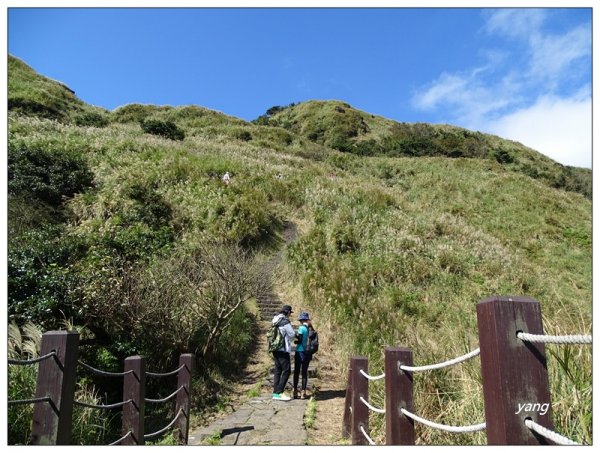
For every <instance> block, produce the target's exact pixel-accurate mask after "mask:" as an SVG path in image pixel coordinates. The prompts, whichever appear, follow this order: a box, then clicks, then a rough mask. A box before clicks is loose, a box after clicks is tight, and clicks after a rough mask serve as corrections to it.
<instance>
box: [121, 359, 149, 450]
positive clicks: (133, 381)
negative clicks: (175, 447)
mask: <svg viewBox="0 0 600 453" xmlns="http://www.w3.org/2000/svg"><path fill="white" fill-rule="evenodd" d="M123 371H124V372H125V373H127V372H128V371H132V372H131V373H127V374H126V375H125V376H124V377H123V401H127V400H129V399H131V400H132V402H131V403H129V404H125V405H124V406H123V415H122V417H123V418H122V427H123V428H122V429H123V435H125V434H127V432H129V431H131V435H130V436H127V437H126V438H125V439H124V440H123V441H122V442H121V445H144V412H145V410H144V407H145V406H144V399H145V397H146V359H145V357H142V356H139V355H136V356H131V357H127V358H126V359H125V364H124V367H123Z"/></svg>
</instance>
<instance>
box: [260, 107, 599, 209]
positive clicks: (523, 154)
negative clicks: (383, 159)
mask: <svg viewBox="0 0 600 453" xmlns="http://www.w3.org/2000/svg"><path fill="white" fill-rule="evenodd" d="M255 122H256V123H258V124H268V125H274V126H280V127H283V128H285V129H288V130H290V131H293V132H295V133H297V134H299V135H302V136H304V137H307V138H308V139H309V140H311V141H314V142H316V143H320V144H323V145H326V146H329V147H331V148H334V149H338V150H340V151H344V152H350V153H354V154H358V155H362V156H391V157H423V156H443V157H450V158H458V157H468V158H478V159H486V160H494V161H497V162H499V163H501V164H502V165H503V166H504V167H505V168H506V169H509V170H511V171H516V172H520V173H524V174H526V175H528V176H530V177H532V178H535V179H539V180H541V181H543V182H544V183H546V184H548V185H549V186H551V187H556V188H563V189H565V190H569V191H574V192H579V193H582V194H584V195H585V196H586V197H588V198H591V196H592V173H591V170H588V169H583V168H574V167H569V166H563V165H561V164H558V163H556V162H554V161H553V160H552V159H549V158H548V157H546V156H544V155H542V154H540V153H538V152H536V151H534V150H532V149H531V148H528V147H526V146H523V145H522V144H520V143H517V142H514V141H510V140H505V139H502V138H500V137H497V136H493V135H489V134H483V133H480V132H473V131H469V130H467V129H463V128H459V127H455V126H449V125H434V124H426V123H415V124H409V123H398V122H395V121H392V120H389V119H386V118H383V117H380V116H375V115H372V114H369V113H366V112H362V111H360V110H356V109H354V108H352V107H351V106H350V105H349V104H347V103H344V102H339V101H309V102H304V103H301V104H297V105H290V106H288V107H273V108H271V109H269V110H268V111H267V113H266V114H265V115H263V116H261V117H260V118H258V119H257V120H256V121H255Z"/></svg>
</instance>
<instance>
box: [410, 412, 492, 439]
mask: <svg viewBox="0 0 600 453" xmlns="http://www.w3.org/2000/svg"><path fill="white" fill-rule="evenodd" d="M400 411H401V412H402V413H403V414H404V415H406V416H407V417H410V418H412V419H413V420H416V421H418V422H421V423H423V424H424V425H427V426H429V427H431V428H436V429H441V430H442V431H448V432H451V433H470V432H473V431H482V430H484V429H485V422H484V423H479V424H478V425H469V426H450V425H441V424H439V423H435V422H432V421H429V420H426V419H424V418H421V417H419V416H417V415H415V414H411V413H410V412H408V411H407V410H406V409H404V408H401V409H400Z"/></svg>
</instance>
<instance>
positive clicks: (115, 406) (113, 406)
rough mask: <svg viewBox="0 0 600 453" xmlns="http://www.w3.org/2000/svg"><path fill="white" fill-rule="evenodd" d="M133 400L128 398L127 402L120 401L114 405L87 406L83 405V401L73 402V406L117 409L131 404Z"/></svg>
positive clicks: (86, 404)
mask: <svg viewBox="0 0 600 453" xmlns="http://www.w3.org/2000/svg"><path fill="white" fill-rule="evenodd" d="M132 401H133V400H132V399H131V398H130V399H128V400H127V401H121V402H119V403H114V404H89V403H84V402H83V401H73V404H76V405H77V406H82V407H87V408H90V409H116V408H117V407H123V406H125V405H126V404H128V403H131V402H132Z"/></svg>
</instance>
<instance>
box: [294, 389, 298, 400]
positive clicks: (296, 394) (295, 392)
mask: <svg viewBox="0 0 600 453" xmlns="http://www.w3.org/2000/svg"><path fill="white" fill-rule="evenodd" d="M294 399H295V400H297V399H298V390H294Z"/></svg>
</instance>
